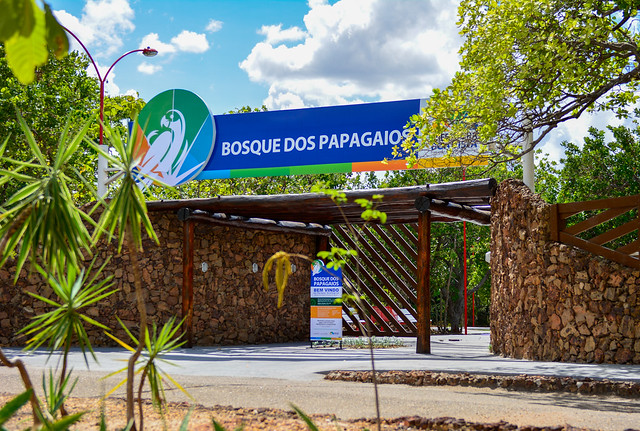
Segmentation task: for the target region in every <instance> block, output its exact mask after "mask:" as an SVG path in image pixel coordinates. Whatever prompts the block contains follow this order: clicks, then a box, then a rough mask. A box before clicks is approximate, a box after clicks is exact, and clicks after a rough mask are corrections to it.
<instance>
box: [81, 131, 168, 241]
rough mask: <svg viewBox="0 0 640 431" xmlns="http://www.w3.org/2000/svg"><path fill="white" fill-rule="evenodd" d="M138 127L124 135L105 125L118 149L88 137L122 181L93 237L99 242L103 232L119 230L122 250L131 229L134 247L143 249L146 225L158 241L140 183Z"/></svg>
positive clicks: (110, 234)
mask: <svg viewBox="0 0 640 431" xmlns="http://www.w3.org/2000/svg"><path fill="white" fill-rule="evenodd" d="M137 133H138V127H136V126H134V127H133V131H132V135H131V136H128V137H126V138H124V137H123V136H122V135H121V134H120V132H119V131H118V130H117V129H113V128H111V127H109V126H108V125H105V137H106V138H107V142H108V144H109V146H110V147H112V148H113V149H114V151H115V153H110V152H106V151H104V150H102V149H101V148H100V147H99V146H98V145H97V144H96V143H95V142H93V141H88V142H87V143H88V144H89V145H91V146H92V147H93V148H94V149H95V150H96V151H97V152H100V153H101V154H102V155H104V156H105V157H106V158H107V160H108V161H109V164H110V166H111V167H112V168H113V169H114V170H115V171H116V173H115V175H114V178H115V179H118V180H119V181H120V183H119V185H118V188H117V189H116V191H115V192H114V193H113V197H112V198H111V201H110V202H109V205H108V206H106V207H105V208H104V211H103V212H102V214H101V215H100V219H99V221H98V226H97V228H96V230H95V233H94V236H93V239H94V243H97V242H98V241H99V240H100V238H102V236H103V235H105V234H108V236H109V237H111V236H113V234H114V232H115V231H116V230H117V231H118V234H117V243H118V252H120V251H121V250H122V245H123V244H124V241H125V233H126V232H127V231H128V230H129V232H130V234H131V239H132V241H133V243H131V244H128V246H129V247H130V248H136V249H137V250H141V249H142V231H141V229H140V227H141V226H144V229H145V232H146V233H147V235H148V236H149V237H150V238H151V239H152V240H153V241H155V242H156V244H157V243H158V237H157V235H156V233H155V231H154V230H153V226H152V225H151V220H149V216H148V215H147V204H146V200H145V197H144V194H143V192H142V190H141V189H140V187H138V170H137V163H138V160H137V159H136V155H135V151H134V145H133V142H135V141H136V139H137Z"/></svg>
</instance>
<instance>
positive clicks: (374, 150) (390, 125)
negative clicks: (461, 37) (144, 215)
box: [197, 99, 420, 179]
mask: <svg viewBox="0 0 640 431" xmlns="http://www.w3.org/2000/svg"><path fill="white" fill-rule="evenodd" d="M419 110H420V100H419V99H414V100H404V101H397V102H378V103H366V104H357V105H344V106H331V107H320V108H305V109H291V110H283V111H267V112H252V113H244V114H228V115H216V116H215V124H216V129H217V135H216V144H215V146H214V151H213V155H212V156H211V159H210V160H209V163H208V164H207V165H206V166H205V168H204V169H203V170H202V172H201V173H200V175H199V176H198V177H197V179H211V178H229V177H232V178H233V177H244V176H262V175H265V176H266V175H290V174H307V173H324V172H352V171H371V170H388V169H397V168H390V167H389V166H388V165H386V164H383V163H382V161H383V160H384V159H385V158H387V159H391V158H392V157H393V154H392V153H393V146H395V145H400V144H401V143H402V142H403V140H404V138H405V137H406V136H407V131H406V130H405V129H404V126H405V125H406V124H407V121H408V120H409V118H410V117H411V116H412V115H414V114H416V113H418V112H419Z"/></svg>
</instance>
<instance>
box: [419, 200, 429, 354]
mask: <svg viewBox="0 0 640 431" xmlns="http://www.w3.org/2000/svg"><path fill="white" fill-rule="evenodd" d="M417 263H418V292H417V295H416V296H417V306H418V307H417V308H418V322H417V330H418V342H417V345H416V353H427V354H429V353H431V283H430V278H431V212H430V211H428V210H427V211H421V212H420V215H419V217H418V262H417Z"/></svg>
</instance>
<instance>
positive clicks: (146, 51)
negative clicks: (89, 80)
mask: <svg viewBox="0 0 640 431" xmlns="http://www.w3.org/2000/svg"><path fill="white" fill-rule="evenodd" d="M62 28H63V29H64V30H65V31H66V32H67V33H69V34H70V35H71V36H72V37H73V38H74V39H75V40H76V41H77V42H78V43H79V44H80V46H81V47H82V49H83V50H84V52H85V53H86V54H87V56H88V57H89V60H90V61H91V64H92V65H93V68H94V69H95V71H96V75H97V76H98V81H99V82H100V113H99V119H100V124H99V125H98V127H99V128H100V132H99V136H98V144H99V145H100V148H101V149H102V150H103V151H105V152H107V151H108V150H109V147H108V146H107V145H103V141H104V83H105V82H106V81H107V76H108V75H109V72H111V69H113V67H114V66H115V65H116V63H117V62H119V61H120V60H122V59H123V58H124V57H126V56H127V55H129V54H133V53H134V52H141V53H142V54H143V55H144V56H145V57H154V56H155V55H156V54H158V51H157V50H155V49H152V48H149V47H146V48H139V49H133V50H131V51H129V52H125V53H124V54H122V55H121V56H120V57H118V59H117V60H116V61H114V62H113V63H112V64H111V66H110V67H109V69H108V70H107V73H105V74H104V76H102V75H101V74H100V70H99V69H98V65H97V64H96V62H95V61H94V60H93V57H92V56H91V53H90V52H89V50H88V49H87V47H86V46H84V43H82V41H81V40H80V39H79V38H78V36H76V35H75V34H73V32H72V31H71V30H69V29H68V28H66V27H64V26H62ZM107 168H108V163H107V159H106V157H104V156H103V155H102V154H98V175H97V176H98V178H97V187H96V189H97V193H98V196H100V197H104V196H105V195H106V194H107Z"/></svg>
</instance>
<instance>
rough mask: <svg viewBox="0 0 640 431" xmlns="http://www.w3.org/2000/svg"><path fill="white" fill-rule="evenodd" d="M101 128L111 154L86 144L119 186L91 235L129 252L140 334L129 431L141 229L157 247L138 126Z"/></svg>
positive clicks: (141, 306)
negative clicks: (123, 131)
mask: <svg viewBox="0 0 640 431" xmlns="http://www.w3.org/2000/svg"><path fill="white" fill-rule="evenodd" d="M104 129H105V136H106V138H107V139H106V140H107V143H108V145H109V146H110V147H112V148H113V150H114V152H113V153H111V152H109V151H104V150H103V149H102V148H100V147H99V146H98V145H97V144H96V143H95V142H93V141H88V143H89V145H91V146H93V148H94V149H95V150H96V151H97V152H99V153H101V154H102V155H103V156H104V157H106V158H107V160H108V161H109V164H110V165H111V167H112V168H113V169H114V170H115V171H116V174H115V175H114V177H113V178H117V179H118V180H119V185H118V187H117V188H116V189H115V191H114V192H113V195H112V198H111V200H110V201H109V203H108V204H107V205H105V207H104V209H103V211H102V214H101V215H100V219H99V220H98V226H97V227H96V230H95V232H94V235H93V242H94V244H97V243H98V241H100V239H101V238H103V237H104V236H105V235H108V237H109V238H111V237H112V236H113V234H114V233H117V235H116V238H117V246H118V253H120V252H121V251H122V246H123V244H124V243H125V242H126V243H127V249H128V250H129V257H130V259H131V262H130V263H131V265H130V268H131V271H132V272H133V280H134V282H133V283H134V286H135V293H136V306H137V309H138V314H139V317H140V333H139V335H138V348H137V349H136V350H135V351H134V352H133V354H132V355H131V357H130V358H129V363H128V368H127V391H126V392H127V421H131V420H133V422H134V425H133V427H132V429H136V426H135V413H134V399H133V390H134V367H135V364H136V361H137V360H138V358H139V357H140V354H141V353H142V349H143V346H144V342H145V340H144V337H145V334H146V330H147V310H146V306H145V301H144V297H143V293H142V274H141V271H140V264H139V262H138V253H139V252H140V251H142V229H141V226H144V230H145V232H146V234H147V235H148V236H149V238H151V239H152V240H153V241H155V243H156V244H158V243H159V241H158V237H157V235H156V233H155V231H154V230H153V226H152V225H151V220H150V219H149V216H148V214H147V204H146V201H145V197H144V193H143V192H142V190H141V189H140V188H139V186H138V180H139V179H140V178H139V174H138V170H137V167H136V166H137V164H138V162H139V160H138V157H137V156H136V153H135V151H134V146H135V145H134V143H135V142H137V139H138V135H137V134H138V129H139V127H137V122H136V123H135V124H134V127H133V132H132V135H131V136H128V137H123V136H121V135H120V133H119V132H118V131H117V130H116V129H112V128H110V127H108V125H105V128H104ZM116 231H117V232H116ZM141 420H142V419H141ZM141 429H142V427H141Z"/></svg>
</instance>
